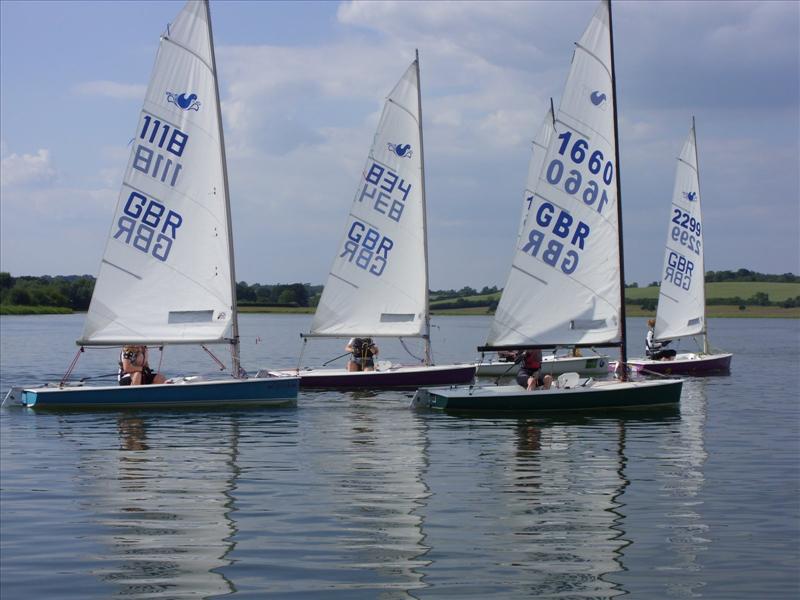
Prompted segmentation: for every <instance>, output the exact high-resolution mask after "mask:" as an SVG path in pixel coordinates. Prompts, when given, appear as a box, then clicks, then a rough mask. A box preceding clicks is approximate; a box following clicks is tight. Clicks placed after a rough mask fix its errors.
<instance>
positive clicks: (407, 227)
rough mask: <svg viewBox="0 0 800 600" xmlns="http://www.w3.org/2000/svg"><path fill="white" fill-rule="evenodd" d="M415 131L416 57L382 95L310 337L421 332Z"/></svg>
mask: <svg viewBox="0 0 800 600" xmlns="http://www.w3.org/2000/svg"><path fill="white" fill-rule="evenodd" d="M421 131H422V130H421V127H420V106H419V70H418V61H417V60H415V61H414V62H413V63H411V66H410V67H409V68H408V70H406V72H405V75H403V77H402V78H401V79H400V81H399V82H398V84H397V85H396V86H395V87H394V89H393V90H392V92H391V93H390V94H389V96H388V98H387V99H386V103H385V105H384V108H383V113H382V115H381V118H380V121H379V123H378V129H377V131H376V133H375V139H374V142H373V144H372V148H371V150H370V152H369V156H368V157H367V162H366V165H365V167H364V172H363V173H362V176H361V180H360V181H359V184H358V188H357V189H356V195H355V198H354V200H353V205H352V208H351V209H350V214H349V215H348V219H347V226H346V227H345V234H344V237H343V238H342V241H341V243H340V244H339V247H338V250H337V252H336V257H335V259H334V261H333V266H332V267H331V271H330V274H329V275H328V280H327V281H326V282H325V288H324V291H323V293H322V297H321V298H320V301H319V306H318V307H317V311H316V314H315V315H314V320H313V323H312V325H311V333H310V335H312V336H417V337H421V336H426V335H427V327H428V323H427V321H428V317H427V312H428V311H427V302H428V290H427V287H428V286H427V283H428V279H427V259H426V238H425V235H426V234H425V194H424V190H423V181H424V178H423V173H422V169H423V154H422V133H421Z"/></svg>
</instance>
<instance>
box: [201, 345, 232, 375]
mask: <svg viewBox="0 0 800 600" xmlns="http://www.w3.org/2000/svg"><path fill="white" fill-rule="evenodd" d="M200 347H201V348H202V349H203V350H205V351H206V354H208V355H209V356H210V357H211V358H212V360H213V361H214V362H215V363H217V365H219V370H220V371H224V370H226V368H227V367H226V366H225V364H224V363H223V362H222V361H221V360H220V359H218V358H217V357H216V356H214V353H213V352H211V350H209V349H208V348H207V347H206V345H205V344H200Z"/></svg>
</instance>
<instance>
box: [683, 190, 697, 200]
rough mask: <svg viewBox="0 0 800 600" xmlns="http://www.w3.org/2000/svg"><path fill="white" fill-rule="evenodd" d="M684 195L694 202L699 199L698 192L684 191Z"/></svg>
mask: <svg viewBox="0 0 800 600" xmlns="http://www.w3.org/2000/svg"><path fill="white" fill-rule="evenodd" d="M683 197H684V198H686V199H687V200H688V201H689V202H694V201H695V200H697V192H683Z"/></svg>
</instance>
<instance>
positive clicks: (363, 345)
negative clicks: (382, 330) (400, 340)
mask: <svg viewBox="0 0 800 600" xmlns="http://www.w3.org/2000/svg"><path fill="white" fill-rule="evenodd" d="M344 349H345V350H347V351H348V352H351V353H352V356H351V357H350V360H349V361H348V363H347V370H348V371H374V370H375V360H374V357H375V356H377V355H378V347H377V346H376V345H375V344H374V343H373V341H372V338H351V339H350V341H349V342H347V346H345V347H344Z"/></svg>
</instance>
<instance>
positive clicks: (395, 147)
mask: <svg viewBox="0 0 800 600" xmlns="http://www.w3.org/2000/svg"><path fill="white" fill-rule="evenodd" d="M387 145H388V147H389V152H391V153H393V154H396V155H397V156H399V157H400V158H411V156H412V155H413V154H414V151H413V150H411V144H393V143H392V142H389V143H388V144H387Z"/></svg>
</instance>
